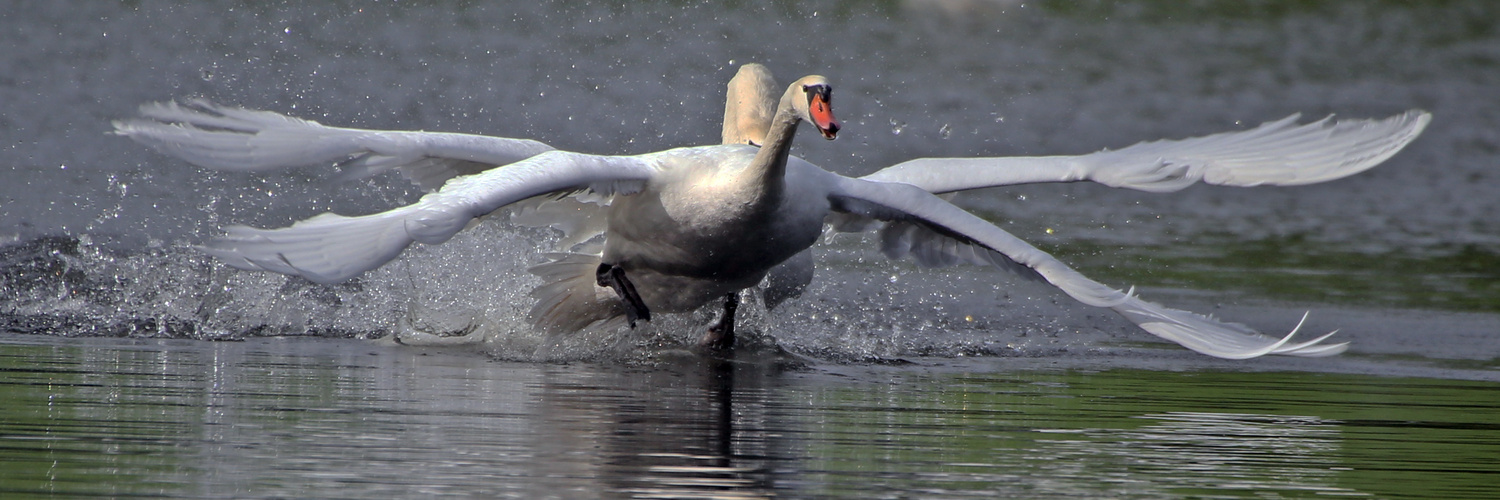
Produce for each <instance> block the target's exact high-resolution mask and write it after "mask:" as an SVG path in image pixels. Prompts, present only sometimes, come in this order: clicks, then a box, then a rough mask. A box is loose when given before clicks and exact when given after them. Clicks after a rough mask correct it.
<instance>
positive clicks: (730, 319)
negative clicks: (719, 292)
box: [698, 292, 740, 353]
mask: <svg viewBox="0 0 1500 500" xmlns="http://www.w3.org/2000/svg"><path fill="white" fill-rule="evenodd" d="M739 306H740V294H739V292H730V293H729V294H728V295H725V296H724V316H723V317H720V318H719V322H718V323H716V324H714V326H711V327H709V328H708V333H707V334H704V335H703V338H702V339H700V340H699V341H698V346H699V347H701V348H703V349H706V350H708V351H709V352H710V353H723V352H726V351H728V350H729V349H730V348H732V347H734V311H735V310H736V309H738V308H739Z"/></svg>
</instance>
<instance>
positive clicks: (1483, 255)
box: [1042, 235, 1500, 312]
mask: <svg viewBox="0 0 1500 500" xmlns="http://www.w3.org/2000/svg"><path fill="white" fill-rule="evenodd" d="M1042 246H1043V247H1044V248H1045V249H1046V250H1047V251H1049V252H1051V253H1053V254H1054V255H1058V256H1059V257H1060V258H1065V259H1068V260H1069V261H1071V262H1074V263H1076V264H1077V265H1078V266H1079V267H1080V269H1082V270H1083V271H1085V272H1087V273H1089V274H1090V275H1092V276H1099V277H1101V278H1103V279H1107V280H1114V281H1118V282H1122V283H1131V284H1135V285H1138V286H1154V287H1162V288H1177V289H1200V290H1215V291H1220V292H1226V291H1227V292H1233V293H1236V294H1240V295H1245V296H1250V297H1262V298H1275V299H1276V300H1280V301H1286V302H1313V303H1330V304H1351V305H1362V306H1366V307H1400V308H1406V309H1439V310H1449V311H1474V312H1500V254H1497V253H1495V252H1494V251H1491V250H1488V249H1486V248H1484V247H1480V246H1477V245H1454V246H1450V247H1445V248H1427V249H1420V250H1418V249H1403V250H1381V251H1373V252H1362V251H1358V250H1353V249H1349V248H1347V247H1348V245H1330V244H1328V243H1326V242H1316V241H1310V240H1309V239H1308V238H1307V237H1305V236H1299V235H1294V236H1288V237H1277V238H1265V239H1259V240H1250V241H1239V240H1236V239H1234V238H1223V237H1220V238H1215V237H1213V236H1212V235H1199V236H1195V237H1193V238H1190V239H1186V238H1185V239H1180V240H1174V241H1171V242H1170V243H1169V244H1160V245H1131V246H1120V245H1109V244H1100V243H1091V242H1088V241H1070V242H1067V243H1066V244H1061V245H1050V246H1049V245H1042Z"/></svg>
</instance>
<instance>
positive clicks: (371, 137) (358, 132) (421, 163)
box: [114, 100, 552, 190]
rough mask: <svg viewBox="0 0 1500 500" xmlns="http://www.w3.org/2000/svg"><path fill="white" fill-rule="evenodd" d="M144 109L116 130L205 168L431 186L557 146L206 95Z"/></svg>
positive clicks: (122, 121) (423, 186)
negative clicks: (302, 114) (327, 170)
mask: <svg viewBox="0 0 1500 500" xmlns="http://www.w3.org/2000/svg"><path fill="white" fill-rule="evenodd" d="M141 115H143V116H144V118H136V119H130V120H118V121H115V122H114V126H115V133H116V134H119V135H123V136H127V137H130V138H131V139H134V140H135V141H136V142H139V143H141V144H145V145H147V146H151V147H152V148H155V149H156V150H158V151H161V152H163V153H166V154H169V155H172V156H176V157H178V158H182V159H183V160H187V161H188V162H189V163H193V164H195V165H198V166H201V167H207V168H212V169H219V170H235V171H261V170H271V169H277V168H283V167H296V166H303V165H318V164H328V163H334V162H340V163H341V165H342V166H343V167H344V174H343V176H344V177H345V178H346V179H350V178H361V177H368V176H371V175H375V174H378V173H381V172H384V171H387V170H392V169H395V170H399V171H400V172H401V174H402V175H404V176H406V178H407V179H410V180H411V181H412V182H413V183H415V184H417V185H418V186H420V187H422V188H423V189H427V190H432V189H436V188H437V187H439V186H442V185H443V183H444V182H446V181H447V180H448V179H450V178H453V177H457V176H459V175H468V174H474V173H478V172H481V171H483V170H487V169H490V168H493V167H495V166H497V165H506V164H510V163H513V162H516V161H520V160H523V159H526V158H530V157H532V156H535V155H538V154H541V153H543V152H546V151H551V150H552V147H551V146H548V145H546V144H542V143H540V142H537V141H533V140H528V139H508V138H504V137H487V136H482V135H470V134H450V133H438V132H401V131H385V130H362V129H353V128H338V127H328V126H324V125H322V124H319V123H318V122H315V121H310V120H302V119H298V118H292V117H289V116H286V115H282V114H278V113H273V112H270V111H255V110H248V109H241V108H231V107H224V106H219V105H216V104H214V103H211V102H208V101H205V100H194V101H189V102H188V103H187V105H186V106H181V105H178V104H177V103H175V102H169V103H149V104H144V105H141Z"/></svg>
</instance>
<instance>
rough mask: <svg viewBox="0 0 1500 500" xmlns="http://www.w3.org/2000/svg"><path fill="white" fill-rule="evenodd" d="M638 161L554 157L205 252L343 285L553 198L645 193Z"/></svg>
mask: <svg viewBox="0 0 1500 500" xmlns="http://www.w3.org/2000/svg"><path fill="white" fill-rule="evenodd" d="M654 165H655V164H654V162H652V161H650V160H649V159H648V158H646V157H639V156H594V155H585V154H579V153H569V152H563V151H552V152H548V153H543V154H541V155H538V156H534V157H532V158H528V159H525V160H522V161H519V162H516V163H512V164H510V165H506V166H504V167H500V168H496V169H492V170H487V171H485V172H483V173H480V174H476V175H470V176H464V177H457V178H454V179H453V180H451V181H449V182H448V183H447V184H446V185H444V186H443V188H442V189H441V190H439V191H437V192H435V193H431V194H428V195H426V196H423V197H422V199H421V200H419V201H418V202H416V203H414V204H411V205H407V206H404V207H401V208H397V209H394V210H389V211H386V212H381V213H377V214H371V215H365V216H359V217H346V216H342V215H336V214H332V213H325V214H322V215H319V216H317V217H313V218H311V219H307V220H304V221H301V222H298V223H296V224H293V225H292V226H291V227H285V228H281V229H256V228H251V227H245V226H234V227H230V228H227V229H226V232H227V233H228V234H226V235H225V236H224V237H222V238H219V239H216V240H213V241H211V242H209V243H208V244H206V245H204V246H202V247H200V249H201V250H202V251H203V252H205V253H208V254H210V255H213V256H215V257H219V258H220V259H223V260H224V262H225V263H228V264H229V265H230V266H234V267H237V268H240V269H247V270H257V271H259V270H263V271H273V272H278V273H282V274H290V275H296V276H302V277H304V278H307V279H309V280H312V281H316V282H318V283H337V282H340V281H343V280H346V279H349V278H352V277H354V276H356V275H358V274H360V273H363V272H365V271H369V270H371V269H375V268H377V267H380V266H381V265H383V264H385V263H386V262H389V261H390V260H391V259H394V258H396V256H397V255H399V254H400V253H401V251H402V250H404V249H406V247H407V246H408V245H410V244H411V243H412V242H413V241H419V242H422V243H428V244H437V243H442V242H444V241H448V239H449V238H452V237H453V235H454V234H457V233H458V231H459V230H462V229H463V228H464V226H465V225H467V224H468V223H469V221H471V220H473V219H474V218H477V217H482V216H484V215H485V214H488V213H490V212H493V211H495V210H496V209H498V208H500V207H503V206H505V205H509V204H511V203H515V202H518V201H521V200H524V199H527V198H530V197H533V196H538V195H543V194H547V193H557V192H570V191H577V190H585V189H586V190H591V191H594V192H598V193H601V194H629V193H634V192H637V191H639V190H640V189H641V188H642V187H643V186H644V185H645V182H646V181H647V180H648V179H650V178H651V175H652V174H653V173H654V172H655V166H654Z"/></svg>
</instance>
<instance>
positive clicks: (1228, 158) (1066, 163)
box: [862, 110, 1432, 193]
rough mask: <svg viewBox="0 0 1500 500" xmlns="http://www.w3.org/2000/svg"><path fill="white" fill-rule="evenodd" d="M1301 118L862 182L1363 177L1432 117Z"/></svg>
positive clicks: (1157, 187)
mask: <svg viewBox="0 0 1500 500" xmlns="http://www.w3.org/2000/svg"><path fill="white" fill-rule="evenodd" d="M1298 116H1299V115H1292V116H1288V117H1286V118H1284V119H1281V120H1279V121H1275V122H1269V123H1265V124H1262V125H1261V126H1259V127H1256V128H1253V129H1250V130H1244V131H1239V132H1225V133H1221V134H1214V135H1208V136H1203V137H1194V138H1191V139H1182V140H1176V141H1169V140H1161V141H1154V142H1142V143H1139V144H1136V145H1133V146H1130V147H1127V148H1124V149H1120V150H1115V151H1109V150H1105V151H1100V152H1098V153H1093V154H1087V155H1082V156H1037V157H1010V158H919V159H916V160H911V161H908V162H905V163H900V164H897V165H893V166H891V167H888V168H886V169H884V170H881V171H878V172H875V173H873V174H870V175H867V176H865V177H862V179H866V180H873V181H883V182H901V183H905V184H911V185H914V186H917V187H920V188H922V189H925V190H927V191H929V192H933V193H946V192H951V191H962V190H966V189H978V188H984V187H993V186H1006V185H1012V184H1027V183H1037V182H1073V181H1094V182H1098V183H1100V184H1104V185H1107V186H1112V187H1122V188H1130V189H1139V190H1142V191H1151V192H1160V193H1165V192H1171V191H1177V190H1180V189H1183V188H1186V187H1188V186H1190V185H1192V184H1194V183H1197V182H1200V181H1201V182H1205V183H1208V184H1218V185H1224V186H1258V185H1263V184H1272V185H1284V186H1288V185H1298V184H1312V183H1316V182H1324V181H1330V180H1333V179H1338V178H1341V177H1346V176H1349V175H1354V174H1356V173H1359V172H1362V171H1364V170H1366V169H1369V168H1370V167H1374V166H1375V165H1378V164H1380V162H1383V161H1385V160H1386V159H1388V158H1390V157H1391V156H1392V155H1394V154H1396V152H1398V151H1400V150H1401V148H1403V147H1406V145H1407V144H1408V143H1410V142H1411V141H1412V139H1415V138H1416V137H1417V135H1419V134H1421V133H1422V129H1423V128H1425V127H1426V126H1427V122H1428V121H1430V120H1431V119H1432V115H1431V114H1428V113H1427V112H1426V111H1420V110H1412V111H1407V112H1406V113H1403V114H1400V115H1396V116H1393V117H1390V118H1386V119H1384V120H1342V121H1333V117H1331V116H1330V117H1328V118H1324V119H1322V120H1318V121H1315V122H1312V123H1308V124H1305V125H1297V124H1296V122H1297V117H1298Z"/></svg>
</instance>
